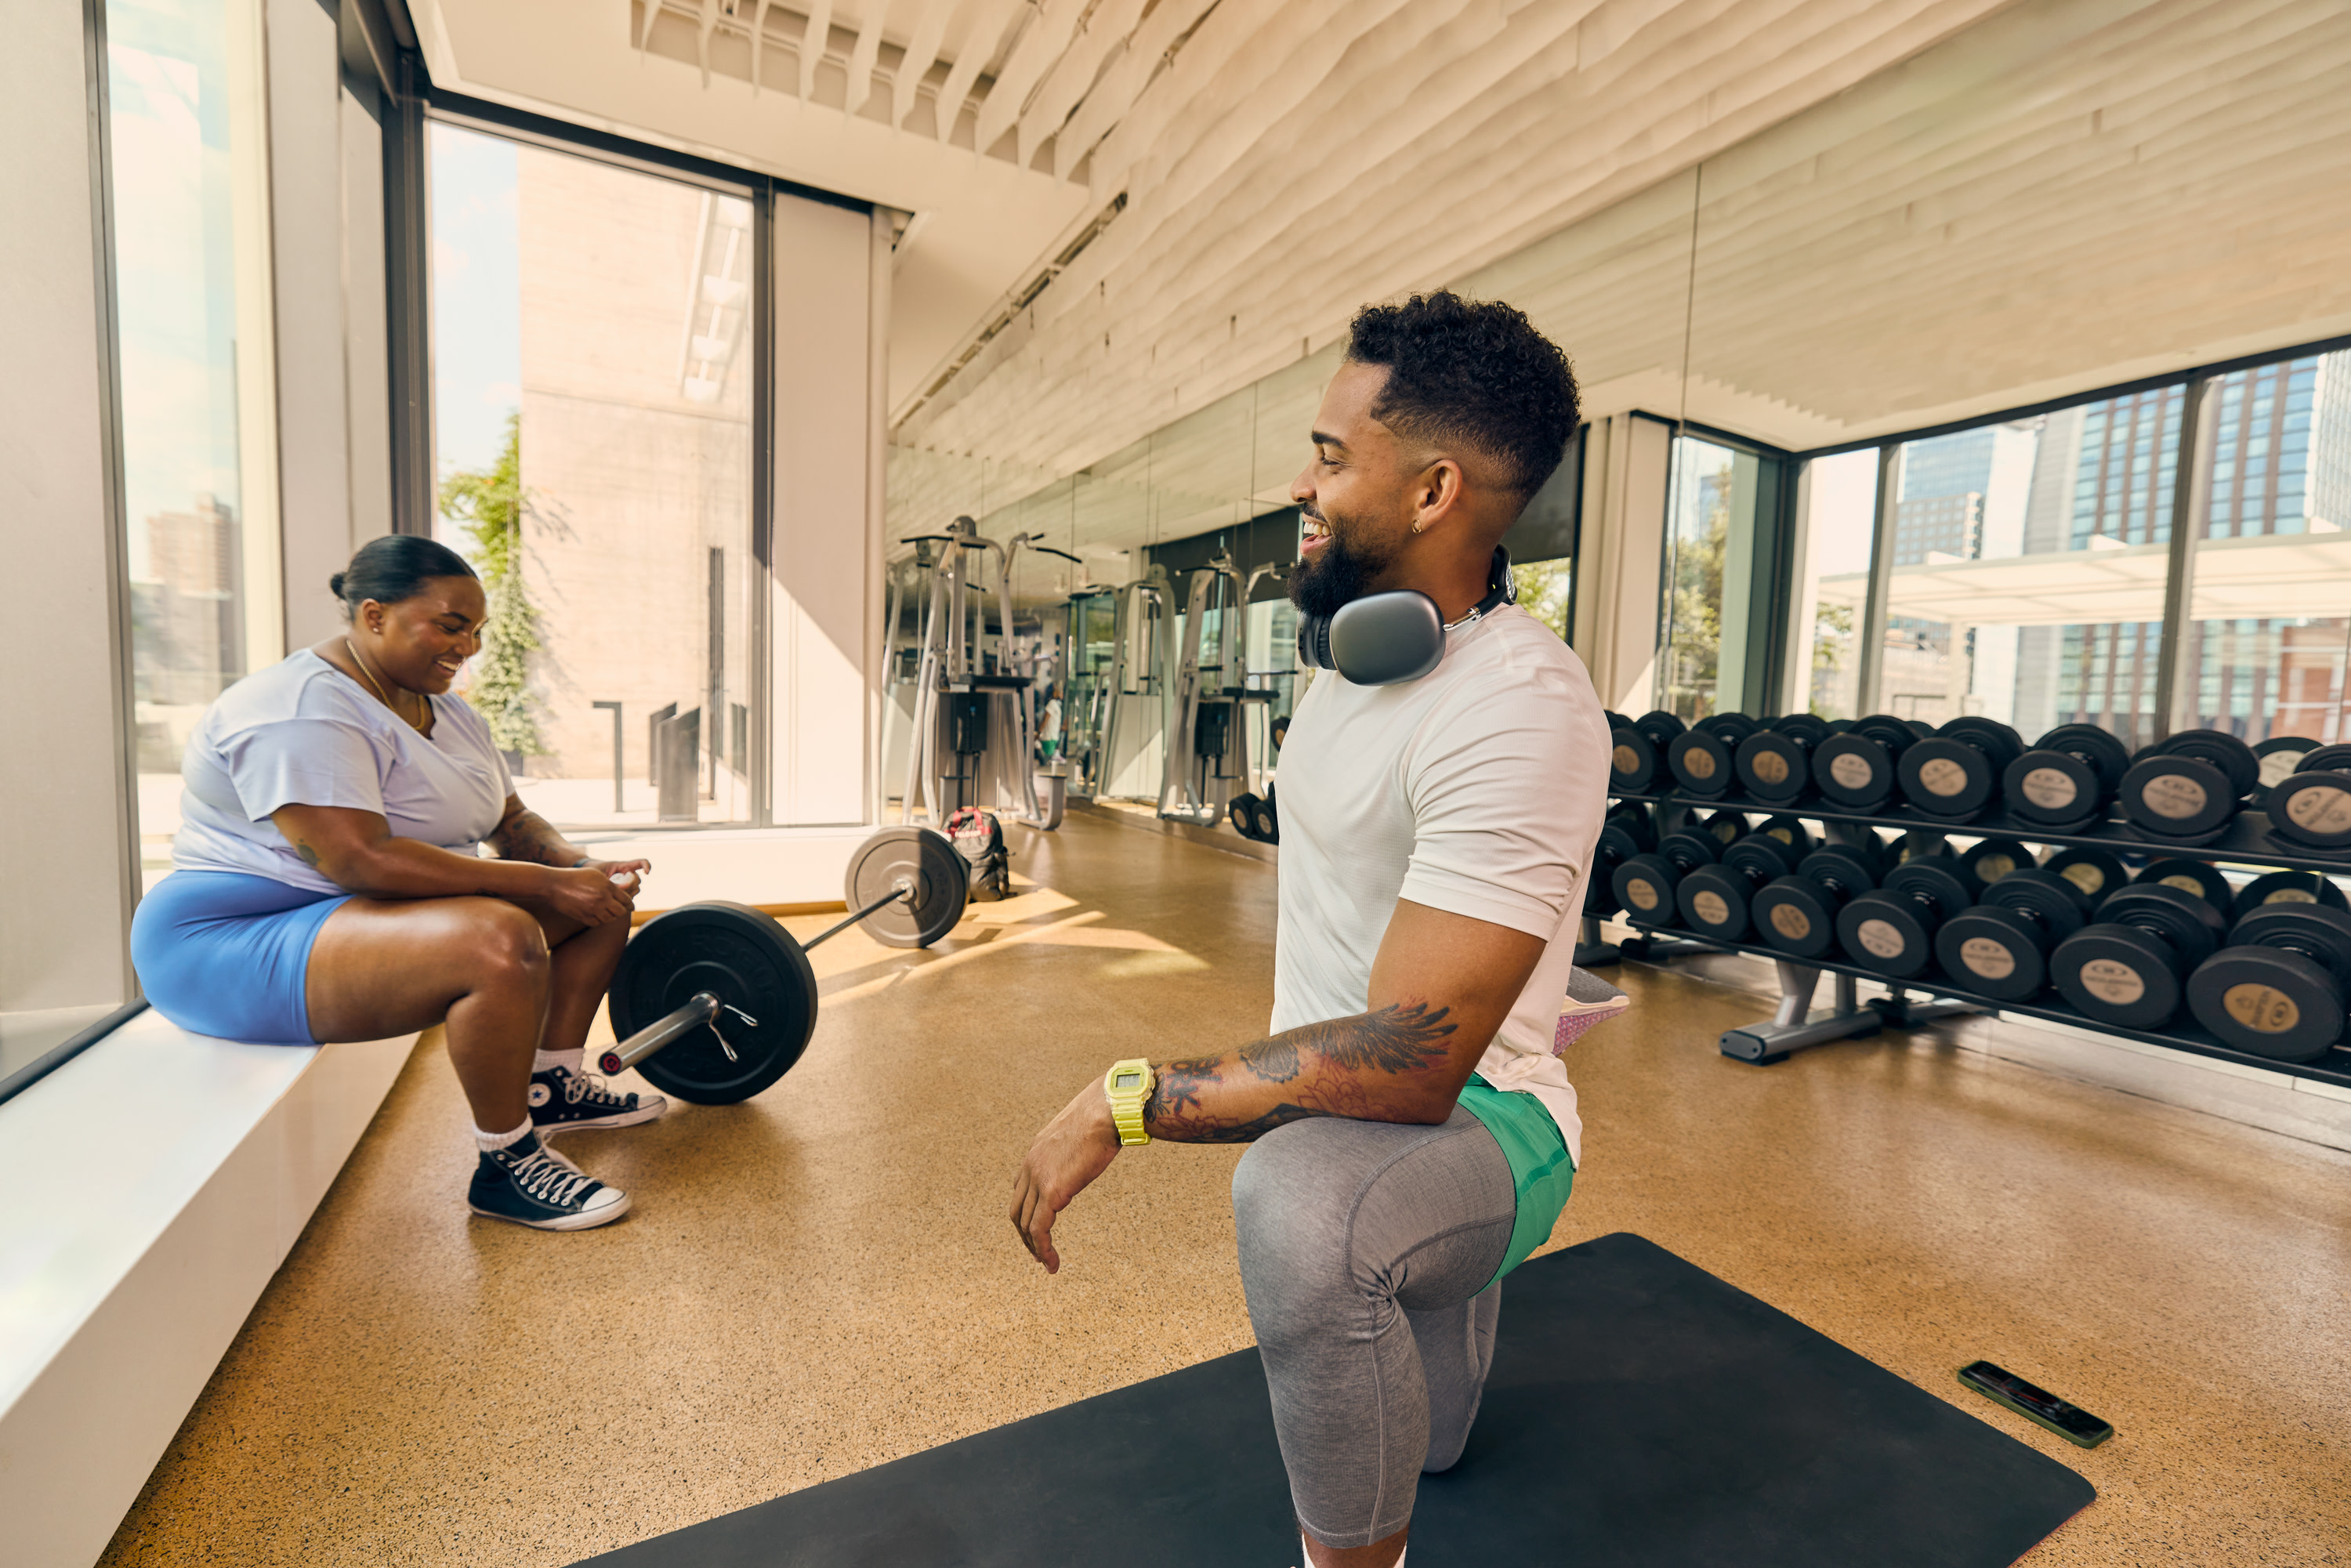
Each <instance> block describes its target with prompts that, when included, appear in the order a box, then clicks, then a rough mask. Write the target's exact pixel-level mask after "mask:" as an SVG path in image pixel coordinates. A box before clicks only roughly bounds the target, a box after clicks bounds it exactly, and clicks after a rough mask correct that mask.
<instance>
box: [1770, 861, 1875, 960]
mask: <svg viewBox="0 0 2351 1568" xmlns="http://www.w3.org/2000/svg"><path fill="white" fill-rule="evenodd" d="M1884 870H1885V867H1884V866H1883V865H1882V864H1881V863H1880V862H1879V860H1878V857H1877V856H1876V855H1875V854H1873V853H1871V852H1869V851H1868V850H1867V849H1866V848H1865V847H1863V846H1861V845H1858V844H1825V845H1823V846H1822V847H1821V848H1819V849H1816V850H1814V851H1813V852H1812V853H1810V854H1808V855H1806V856H1805V857H1804V858H1803V859H1802V861H1800V862H1797V865H1796V874H1795V875H1793V876H1783V877H1781V878H1778V879H1777V880H1776V881H1773V882H1770V883H1765V884H1764V886H1763V887H1762V888H1761V890H1760V891H1759V892H1757V894H1755V896H1754V898H1753V899H1752V900H1750V903H1749V908H1748V919H1749V921H1750V923H1751V924H1752V925H1754V927H1755V931H1756V934H1757V935H1758V936H1761V937H1762V939H1763V941H1764V943H1765V945H1766V946H1771V947H1776V948H1778V949H1779V950H1780V951H1781V952H1782V953H1787V954H1792V955H1793V956H1796V957H1799V958H1825V957H1828V956H1830V955H1831V954H1833V953H1834V952H1835V951H1836V945H1837V940H1836V917H1837V911H1838V910H1840V909H1843V908H1844V906H1845V905H1846V904H1851V903H1852V902H1853V901H1854V900H1855V899H1856V898H1859V897H1860V896H1861V895H1862V894H1865V893H1868V892H1870V891H1871V890H1872V889H1874V888H1876V886H1877V878H1878V875H1879V873H1881V872H1883V871H1884Z"/></svg>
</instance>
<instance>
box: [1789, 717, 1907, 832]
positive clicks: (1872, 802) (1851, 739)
mask: <svg viewBox="0 0 2351 1568" xmlns="http://www.w3.org/2000/svg"><path fill="white" fill-rule="evenodd" d="M1917 738H1918V732H1917V731H1916V730H1914V729H1912V728H1911V727H1909V725H1907V724H1906V723H1904V722H1903V721H1902V720H1901V719H1898V718H1896V717H1895V716H1893V715H1892V714H1886V713H1876V714H1871V715H1870V716H1868V717H1866V718H1860V719H1855V721H1854V723H1853V726H1852V727H1851V728H1849V729H1844V730H1840V731H1838V732H1837V733H1835V734H1834V735H1832V736H1830V737H1828V738H1827V739H1826V740H1823V741H1822V742H1821V743H1820V744H1819V745H1818V746H1815V747H1813V788H1814V789H1818V790H1819V791H1820V792H1821V796H1822V798H1823V800H1827V801H1829V802H1830V803H1831V804H1832V805H1836V806H1842V807H1843V808H1844V809H1845V810H1848V811H1875V810H1877V809H1878V808H1879V807H1880V806H1883V805H1884V804H1886V801H1888V800H1892V799H1893V798H1894V789H1895V785H1896V776H1895V768H1896V764H1897V763H1898V762H1899V760H1900V758H1901V756H1902V754H1903V753H1904V752H1906V751H1907V750H1909V749H1910V747H1911V744H1912V743H1913V742H1915V741H1916V740H1917Z"/></svg>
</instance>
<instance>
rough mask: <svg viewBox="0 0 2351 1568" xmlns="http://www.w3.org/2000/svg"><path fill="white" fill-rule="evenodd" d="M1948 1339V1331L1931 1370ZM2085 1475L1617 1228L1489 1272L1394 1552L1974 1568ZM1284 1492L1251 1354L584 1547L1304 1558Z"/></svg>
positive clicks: (886, 1565)
mask: <svg viewBox="0 0 2351 1568" xmlns="http://www.w3.org/2000/svg"><path fill="white" fill-rule="evenodd" d="M1969 1353H1970V1347H1967V1346H1959V1345H1954V1346H1953V1347H1952V1348H1951V1360H1952V1363H1953V1364H1954V1366H1956V1365H1957V1364H1959V1363H1960V1362H1961V1361H1963V1360H1965V1359H1967V1358H1968V1355H1969ZM1953 1386H1954V1387H1956V1386H1957V1385H1956V1384H1954V1385H1953ZM942 1392H943V1396H944V1391H942ZM2094 1496H2095V1492H2094V1491H2093V1490H2092V1489H2091V1487H2090V1483H2089V1482H2087V1481H2085V1480H2084V1479H2082V1478H2081V1477H2080V1476H2077V1475H2075V1474H2074V1472H2073V1471H2072V1470H2070V1469H2066V1468H2065V1467H2064V1466H2063V1465H2061V1464H2058V1463H2057V1462H2056V1461H2054V1460H2053V1459H2050V1458H2044V1457H2043V1455H2041V1454H2040V1453H2038V1452H2036V1451H2035V1450H2033V1449H2032V1448H2028V1447H2026V1446H2025V1445H2024V1444H2022V1443H2021V1442H2018V1441H2017V1440H2016V1439H2014V1438H2012V1437H2009V1436H2007V1435H2006V1434H2004V1433H2002V1432H2001V1431H1998V1430H1996V1429H1995V1428H1993V1427H1991V1426H1989V1425H1987V1424H1986V1423H1985V1422H1984V1421H1981V1420H1979V1419H1977V1418H1976V1417H1975V1416H1970V1415H1969V1414H1967V1413H1965V1412H1964V1411H1961V1410H1959V1409H1955V1408H1953V1407H1952V1406H1949V1405H1947V1404H1945V1403H1944V1402H1943V1401H1942V1400H1940V1399H1938V1398H1936V1397H1935V1396H1932V1395H1930V1394H1928V1393H1926V1392H1925V1391H1924V1390H1921V1389H1918V1388H1915V1387H1913V1386H1911V1385H1909V1384H1908V1383H1906V1382H1904V1381H1903V1380H1902V1379H1901V1378H1899V1377H1896V1375H1894V1374H1892V1373H1890V1372H1887V1371H1886V1370H1885V1369H1884V1368H1883V1367H1880V1366H1877V1365H1876V1364H1873V1363H1871V1362H1868V1361H1865V1360H1864V1359H1863V1358H1862V1357H1860V1356H1858V1355H1855V1354H1854V1353H1853V1352H1851V1351H1849V1350H1846V1349H1845V1348H1844V1347H1843V1346H1842V1345H1839V1344H1837V1343H1835V1342H1834V1341H1832V1340H1829V1339H1825V1338H1823V1336H1821V1335H1820V1334H1817V1333H1813V1331H1812V1330H1811V1329H1808V1328H1806V1327H1805V1326H1804V1325H1803V1324H1802V1323H1800V1322H1796V1320H1795V1319H1793V1318H1792V1317H1789V1316H1788V1315H1787V1314H1786V1313H1784V1312H1778V1311H1775V1310H1774V1309H1772V1308H1771V1307H1768V1306H1765V1305H1764V1304H1763V1303H1762V1302H1761V1301H1757V1300H1756V1299H1755V1298H1754V1297H1752V1296H1750V1295H1748V1294H1746V1293H1745V1292H1744V1291H1738V1290H1734V1289H1733V1288H1731V1287H1730V1286H1729V1285H1727V1284H1725V1283H1723V1282H1722V1281H1720V1280H1718V1279H1716V1278H1715V1277H1714V1276H1713V1275H1711V1274H1708V1273H1707V1272H1706V1271H1705V1270H1702V1269H1698V1268H1697V1267H1695V1266H1693V1265H1691V1264H1688V1263H1686V1262H1684V1261H1682V1260H1680V1259H1678V1258H1677V1257H1675V1256H1674V1255H1673V1254H1672V1253H1670V1252H1667V1251H1666V1250H1665V1249H1662V1248H1660V1247H1657V1246H1656V1245H1654V1244H1652V1243H1650V1242H1647V1241H1645V1240H1643V1239H1641V1238H1639V1237H1637V1236H1632V1235H1625V1234H1618V1235H1614V1236H1604V1237H1601V1238H1600V1239H1597V1240H1594V1241H1587V1242H1585V1243H1583V1245H1582V1246H1580V1247H1572V1248H1569V1249H1566V1250H1564V1251H1561V1252H1555V1253H1552V1254H1551V1255H1550V1256H1548V1257H1543V1258H1538V1259H1536V1260H1533V1261H1531V1262H1530V1263H1527V1264H1525V1265H1524V1266H1522V1267H1521V1268H1520V1269H1519V1270H1518V1271H1517V1272H1516V1273H1514V1274H1512V1275H1511V1276H1510V1279H1509V1281H1507V1282H1506V1283H1505V1284H1504V1285H1503V1287H1502V1317H1501V1330H1500V1338H1499V1343H1498V1345H1497V1346H1496V1349H1495V1354H1494V1370H1493V1374H1492V1375H1491V1377H1490V1378H1489V1380H1488V1382H1487V1385H1486V1398H1485V1404H1484V1406H1483V1408H1482V1409H1480V1411H1479V1416H1478V1425H1477V1427H1476V1429H1475V1431H1474V1432H1473V1433H1472V1434H1471V1436H1470V1439H1469V1447H1468V1451H1467V1452H1466V1453H1465V1454H1464V1455H1463V1456H1462V1458H1461V1462H1460V1464H1458V1466H1456V1467H1455V1468H1454V1469H1452V1470H1451V1471H1450V1472H1448V1473H1447V1474H1445V1475H1442V1476H1425V1477H1423V1478H1422V1479H1421V1486H1420V1501H1419V1505H1418V1507H1417V1509H1416V1511H1415V1513H1414V1516H1413V1532H1412V1553H1411V1556H1410V1558H1409V1559H1408V1560H1407V1561H1408V1563H1409V1568H1448V1565H1460V1568H1466V1565H1468V1564H1479V1565H1487V1564H1494V1563H1509V1564H1526V1565H1529V1568H1534V1565H1540V1564H1549V1563H1558V1564H1562V1568H1564V1565H1567V1564H1573V1565H1574V1568H1604V1565H1610V1568H1613V1565H1617V1564H1622V1565H1624V1568H1684V1565H1688V1568H1696V1565H1698V1564H1707V1565H1709V1568H1712V1565H1717V1564H1719V1565H1721V1568H1800V1565H1801V1568H1838V1565H1841V1564H1854V1565H1855V1568H1859V1565H1861V1564H1868V1565H1869V1568H1880V1565H1882V1564H1886V1563H1902V1564H1904V1565H1905V1568H1993V1565H1995V1564H2004V1563H2012V1562H2014V1561H2015V1560H2016V1559H2017V1558H2019V1557H2021V1556H2022V1555H2023V1554H2024V1553H2025V1552H2027V1551H2029V1550H2031V1549H2032V1546H2033V1544H2034V1543H2035V1542H2038V1541H2040V1540H2041V1539H2042V1538H2043V1536H2045V1535H2047V1534H2048V1533H2049V1532H2050V1531H2053V1530H2054V1529H2056V1528H2057V1526H2058V1525H2060V1524H2062V1523H2064V1521H2065V1520H2067V1519H2068V1518H2070V1517H2071V1516H2072V1515H2073V1514H2074V1512H2076V1511H2079V1510H2080V1509H2082V1508H2083V1507H2084V1506H2085V1505H2086V1504H2087V1503H2089V1501H2090V1500H2091V1499H2092V1498H2093V1497H2094ZM1289 1499H1290V1493H1289V1487H1288V1483H1287V1482H1286V1480H1285V1479H1284V1478H1283V1475H1282V1469H1281V1455H1280V1450H1279V1449H1278V1448H1276V1447H1275V1444H1274V1436H1273V1416H1272V1412H1271V1411H1270V1408H1269V1407H1268V1406H1267V1403H1266V1392H1265V1377H1264V1375H1263V1373H1262V1372H1261V1371H1260V1370H1259V1365H1258V1359H1257V1353H1256V1352H1255V1351H1253V1350H1251V1351H1244V1352H1242V1353H1240V1354H1237V1355H1228V1356H1225V1357H1222V1358H1220V1359H1218V1360H1216V1361H1211V1362H1206V1363H1203V1364H1200V1365H1198V1366H1193V1367H1187V1368H1186V1369H1185V1370H1184V1371H1182V1372H1177V1373H1171V1374H1169V1375H1167V1376H1165V1377H1159V1378H1155V1379H1153V1380H1152V1381H1150V1382H1148V1383H1141V1384H1137V1385H1134V1386H1133V1387H1131V1388H1122V1389H1119V1390H1117V1391H1116V1392H1115V1393H1111V1394H1104V1395H1101V1396H1097V1397H1095V1398H1092V1399H1087V1400H1082V1401H1081V1402H1079V1403H1078V1404H1075V1405H1071V1406H1064V1407H1063V1408H1061V1409H1059V1410H1050V1411H1048V1412H1046V1413H1045V1414H1044V1415H1041V1416H1031V1417H1029V1419H1027V1420H1025V1421H1016V1422H1014V1423H1013V1424H1012V1425H1010V1426H1008V1427H998V1428H996V1429H995V1430H994V1431H990V1432H982V1433H979V1434H978V1435H977V1436H976V1437H965V1438H962V1439H960V1440H959V1441H956V1442H953V1443H948V1444H946V1445H945V1446H944V1447H941V1448H933V1449H930V1450H929V1451H927V1452H925V1453H920V1454H914V1455H910V1456H908V1457H907V1458H903V1459H898V1460H895V1461H893V1462H892V1463H890V1464H886V1465H879V1466H876V1467H875V1468H873V1469H870V1470H864V1471H861V1472H860V1473H858V1474H856V1475H852V1476H843V1477H841V1479H839V1480H833V1481H827V1482H825V1483H824V1484H823V1485H821V1486H814V1487H810V1488H809V1489H808V1490H805V1491H798V1492H793V1493H791V1494H789V1495H788V1496H785V1497H780V1498H778V1499H776V1500H774V1501H772V1502H764V1503H760V1504H759V1505H758V1506H757V1507H754V1508H747V1509H745V1510H743V1511H741V1512H739V1513H730V1514H726V1515H725V1516H723V1517H721V1518H718V1519H714V1520H711V1521H708V1522H706V1523H703V1524H697V1525H693V1526H690V1527H689V1528H687V1529H684V1530H680V1531H674V1532H673V1533H671V1534H668V1535H663V1536H656V1537H654V1538H653V1540H651V1541H645V1542H639V1543H638V1544H636V1545H634V1546H629V1547H623V1548H622V1550H620V1551H618V1552H608V1553H606V1554H604V1555H602V1556H601V1557H596V1558H593V1559H591V1560H590V1561H591V1562H593V1563H598V1564H601V1565H604V1568H687V1565H688V1564H691V1565H693V1568H737V1565H740V1568H752V1565H754V1564H757V1565H758V1568H778V1565H786V1564H791V1565H797V1564H803V1563H806V1564H823V1565H824V1568H932V1565H934V1564H936V1565H941V1568H944V1565H946V1564H950V1563H953V1564H958V1565H962V1564H973V1565H986V1568H996V1565H1002V1568H1032V1565H1035V1564H1043V1563H1051V1564H1061V1563H1104V1564H1109V1563H1117V1564H1120V1565H1122V1568H1158V1565H1161V1564H1165V1565H1166V1568H1177V1565H1179V1564H1180V1565H1182V1568H1201V1565H1206V1564H1217V1565H1219V1568H1221V1565H1225V1564H1233V1565H1237V1568H1286V1565H1289V1564H1293V1563H1299V1562H1300V1561H1301V1553H1300V1551H1299V1545H1298V1536H1297V1533H1296V1531H1295V1529H1294V1527H1293V1526H1292V1525H1291V1523H1290V1501H1289Z"/></svg>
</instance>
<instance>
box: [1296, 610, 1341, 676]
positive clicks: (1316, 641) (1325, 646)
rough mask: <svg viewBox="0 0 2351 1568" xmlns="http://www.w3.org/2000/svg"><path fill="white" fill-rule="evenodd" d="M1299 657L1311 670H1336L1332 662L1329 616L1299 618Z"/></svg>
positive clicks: (1304, 615)
mask: <svg viewBox="0 0 2351 1568" xmlns="http://www.w3.org/2000/svg"><path fill="white" fill-rule="evenodd" d="M1298 656H1299V658H1300V659H1301V660H1302V661H1304V663H1305V664H1306V667H1307V668H1308V669H1310V670H1335V669H1337V668H1338V666H1337V665H1336V664H1332V662H1331V618H1330V617H1329V616H1327V615H1308V614H1305V613H1303V612H1301V613H1300V615H1299V617H1298Z"/></svg>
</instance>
